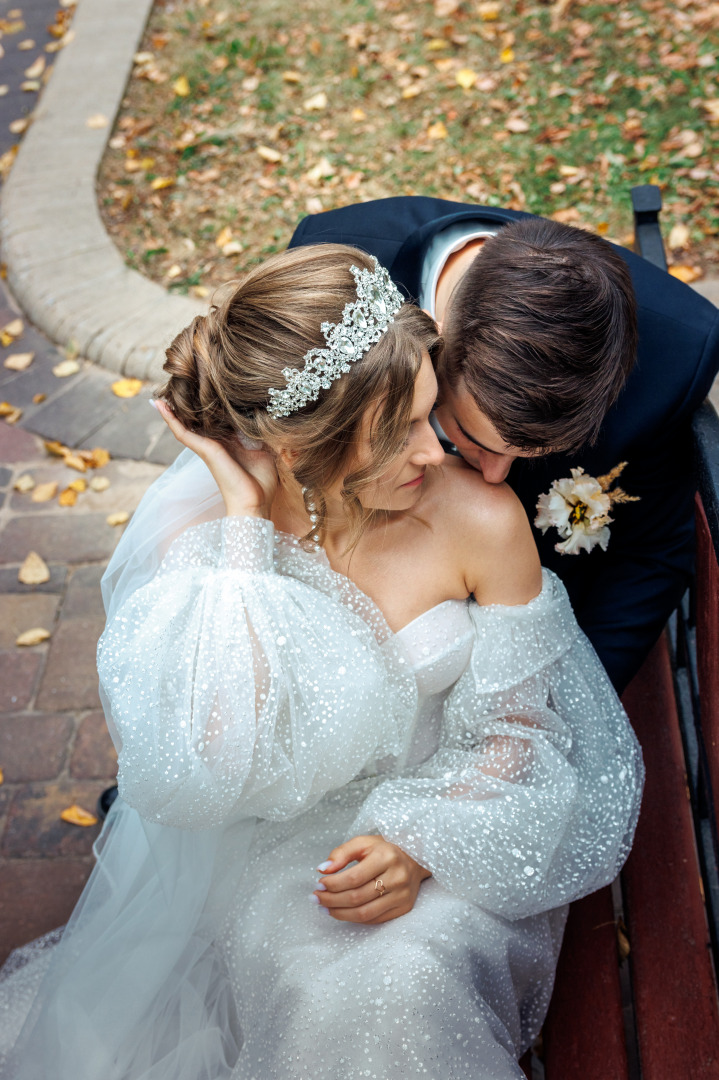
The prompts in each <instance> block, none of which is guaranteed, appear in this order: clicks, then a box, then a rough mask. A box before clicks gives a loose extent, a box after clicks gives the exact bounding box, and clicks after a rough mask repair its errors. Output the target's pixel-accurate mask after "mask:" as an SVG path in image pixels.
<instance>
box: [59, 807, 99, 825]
mask: <svg viewBox="0 0 719 1080" xmlns="http://www.w3.org/2000/svg"><path fill="white" fill-rule="evenodd" d="M60 817H61V818H62V820H63V821H67V823H68V824H69V825H82V826H84V827H86V826H88V825H97V818H96V817H95V815H94V814H91V813H90V811H89V810H83V808H82V807H81V806H78V805H77V804H76V803H73V805H72V806H68V807H67V808H66V809H65V810H63V812H62V813H61V814H60Z"/></svg>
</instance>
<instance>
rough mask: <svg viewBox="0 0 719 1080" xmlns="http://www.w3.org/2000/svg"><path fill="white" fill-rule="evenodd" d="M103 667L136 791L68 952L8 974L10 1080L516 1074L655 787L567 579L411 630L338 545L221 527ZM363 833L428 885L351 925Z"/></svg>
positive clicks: (180, 544) (190, 553)
mask: <svg viewBox="0 0 719 1080" xmlns="http://www.w3.org/2000/svg"><path fill="white" fill-rule="evenodd" d="M99 671H100V676H101V683H102V689H103V693H104V695H105V698H106V705H107V709H108V716H109V717H111V724H112V725H113V727H114V734H115V737H116V739H117V742H118V746H119V747H120V772H119V783H120V793H121V796H122V799H121V800H118V803H117V804H116V805H117V809H116V810H114V811H113V812H112V814H111V816H110V818H109V820H108V822H107V823H106V826H105V829H104V830H103V834H102V837H101V840H100V842H99V845H98V848H99V853H98V854H99V861H98V865H97V868H96V869H95V871H94V874H93V877H92V879H91V881H90V883H89V885H88V887H87V889H86V891H85V893H84V894H83V898H82V900H81V902H80V904H79V905H78V908H77V909H76V912H75V914H74V915H73V918H72V920H71V922H70V923H69V925H68V928H67V929H66V931H65V933H64V935H63V937H62V940H61V942H60V944H59V945H55V944H54V939H53V940H52V941H50V942H49V943H45V947H42V944H40V945H36V946H35V947H33V946H31V947H29V949H28V950H25V951H22V950H21V951H20V952H19V953H18V954H17V955H16V957H15V959H14V960H13V963H12V964H11V965H10V967H9V968H8V969H7V971H6V973H5V979H4V981H3V982H2V983H1V984H0V1010H2V1011H1V1012H0V1017H2V1023H3V1030H4V1032H5V1046H4V1051H5V1053H6V1054H7V1061H6V1064H5V1065H4V1067H3V1068H0V1076H2V1077H4V1078H5V1077H8V1078H9V1077H13V1078H14V1080H20V1078H22V1080H29V1078H32V1080H41V1078H43V1080H44V1078H50V1077H52V1080H227V1078H230V1077H231V1078H233V1080H301V1078H302V1080H303V1078H307V1080H310V1078H311V1080H318V1078H325V1080H339V1078H343V1080H344V1078H348V1080H354V1078H360V1077H363V1078H364V1077H369V1078H376V1080H388V1078H390V1077H391V1078H394V1077H423V1078H429V1080H432V1078H434V1080H440V1078H441V1080H450V1078H457V1080H480V1078H496V1080H499V1078H510V1077H517V1078H519V1077H521V1076H522V1075H523V1074H522V1073H521V1071H520V1070H519V1067H518V1065H517V1058H518V1056H519V1055H520V1054H521V1053H522V1052H523V1050H524V1049H525V1048H526V1047H527V1046H528V1045H529V1044H530V1043H531V1041H532V1040H533V1039H534V1037H535V1036H536V1034H537V1032H538V1029H539V1027H540V1025H541V1022H542V1020H543V1017H544V1013H545V1010H546V1008H547V1004H548V1001H549V996H550V993H551V988H552V980H553V975H554V968H555V964H556V959H557V955H558V950H559V946H560V941H561V934H562V929H563V924H564V918H565V914H566V907H565V905H566V904H567V903H568V902H569V901H571V900H573V899H575V898H577V897H579V896H582V895H584V894H585V893H588V892H590V891H591V890H593V889H596V888H598V887H600V886H602V885H604V884H605V883H607V882H609V881H611V880H612V878H613V877H614V876H615V874H616V873H617V871H618V870H619V868H620V866H621V864H622V862H623V860H624V859H625V857H626V855H627V853H628V851H629V847H630V845H631V841H632V836H633V831H634V827H635V824H636V820H637V814H638V808H639V800H640V795H641V787H642V778H643V771H642V764H641V755H640V751H639V748H638V746H637V743H636V740H635V739H634V736H633V734H632V732H631V729H630V727H629V725H628V722H627V719H626V716H625V714H624V712H623V710H622V708H621V706H620V704H619V702H618V700H617V697H616V695H615V693H614V691H613V690H612V688H611V686H610V684H609V682H608V679H607V677H606V675H605V673H604V670H603V668H602V667H601V664H600V663H599V661H598V659H597V658H596V656H595V654H594V652H593V650H592V649H591V646H590V645H589V644H588V642H587V640H586V639H585V638H584V636H583V634H582V633H581V631H580V630H579V628H578V626H577V624H576V622H575V620H574V616H573V614H572V611H571V608H570V605H569V602H568V599H567V596H566V593H565V591H564V588H563V586H562V585H561V583H560V582H559V580H558V579H557V578H556V577H554V576H553V575H552V574H551V573H548V572H546V571H545V572H544V577H543V587H542V591H541V593H540V595H539V596H538V597H537V598H536V599H534V600H532V601H531V602H530V603H528V604H526V605H523V606H518V607H502V606H491V607H484V608H483V607H479V606H478V605H477V604H476V603H474V602H473V601H470V602H467V601H458V600H449V601H446V602H445V603H443V604H440V605H439V606H437V607H435V608H433V609H432V610H431V611H428V612H426V613H425V614H424V615H422V616H420V617H419V618H418V619H415V620H414V621H413V622H412V623H410V624H409V625H408V626H406V627H405V628H404V629H403V630H401V631H400V632H399V633H398V634H391V633H390V632H389V630H388V628H387V626H386V624H385V622H384V619H383V617H382V615H381V613H380V612H379V611H378V609H377V608H376V607H375V606H374V605H373V604H372V602H371V601H370V600H368V598H367V597H365V596H364V595H363V594H362V593H360V592H359V591H358V590H356V589H355V588H354V587H353V586H352V585H351V584H350V582H349V581H348V580H347V579H346V578H344V577H342V576H340V575H338V574H335V573H334V572H333V571H332V570H331V569H330V567H329V565H328V563H327V560H326V557H325V556H324V553H323V552H316V553H310V552H306V551H304V550H303V549H302V547H301V545H300V544H299V543H298V542H297V541H296V540H294V539H293V538H291V537H287V536H285V535H283V534H276V533H275V530H274V529H273V526H272V525H271V524H270V523H269V522H266V521H260V520H257V519H254V518H253V519H242V518H225V519H222V520H215V521H210V522H207V523H205V524H200V525H197V526H195V527H193V528H191V529H190V530H188V531H187V532H185V533H184V534H182V535H181V536H180V537H179V538H178V539H177V540H176V541H175V542H174V544H173V545H172V547H171V548H170V550H169V552H168V554H167V555H166V557H165V559H164V561H163V563H162V566H161V567H160V570H159V572H158V573H156V574H155V576H154V577H152V578H151V580H149V581H148V582H147V583H145V584H144V585H143V586H142V587H141V588H139V589H137V590H136V591H135V592H133V593H132V594H131V595H130V596H129V598H128V599H126V600H125V602H124V603H123V604H122V605H121V606H120V607H119V608H118V609H117V610H116V612H115V613H114V615H113V616H112V617H111V618H110V620H109V622H108V626H107V629H106V631H105V634H104V636H103V638H102V640H101V644H100V650H99ZM368 832H378V833H381V834H382V836H384V837H385V838H386V839H387V840H389V841H391V842H393V843H395V844H398V845H399V846H400V847H402V848H403V849H404V850H405V851H407V852H409V854H411V855H412V857H413V858H415V859H416V860H417V861H418V862H419V863H420V864H421V865H423V866H425V867H427V868H428V869H429V870H431V872H432V875H433V876H432V878H430V879H428V880H426V881H425V882H424V883H423V884H422V886H421V888H420V891H419V896H418V899H417V902H416V904H415V906H414V908H413V909H412V911H410V912H409V913H408V914H406V915H404V916H402V917H400V918H398V919H395V920H393V921H390V922H387V923H385V924H383V925H380V926H362V925H358V924H352V923H345V922H337V921H335V920H334V919H332V918H331V917H330V916H329V915H328V913H327V912H326V911H325V910H324V909H323V908H321V907H318V906H317V905H314V904H312V903H311V902H310V894H311V893H312V891H313V889H314V888H315V886H316V882H317V877H318V874H317V872H316V870H315V867H316V866H317V865H318V863H319V862H321V861H322V860H324V859H326V858H327V856H328V854H329V852H330V850H331V849H332V848H333V847H335V846H336V845H337V844H339V843H341V842H343V841H345V840H348V839H349V838H351V837H352V836H355V835H357V834H363V833H368ZM46 969H49V970H47V972H46V974H45V975H44V976H43V972H45V971H46ZM38 986H39V987H40V989H39V992H38ZM33 999H34V1000H33ZM28 1013H29V1016H28ZM25 1016H27V1020H26V1022H25V1024H24V1029H23V1032H22V1034H21V1035H20V1036H19V1037H18V1035H17V1032H18V1030H19V1028H20V1027H21V1026H22V1023H23V1020H24V1018H25ZM1 1042H2V1037H1V1036H0V1043H1ZM13 1045H14V1049H12V1047H13Z"/></svg>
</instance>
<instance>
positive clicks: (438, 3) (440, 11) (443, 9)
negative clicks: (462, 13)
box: [434, 0, 461, 19]
mask: <svg viewBox="0 0 719 1080" xmlns="http://www.w3.org/2000/svg"><path fill="white" fill-rule="evenodd" d="M460 2H461V0H434V13H435V15H436V16H437V18H438V19H446V18H447V17H448V16H449V15H454V13H455V11H457V9H458V8H459V5H460Z"/></svg>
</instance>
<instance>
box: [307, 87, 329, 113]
mask: <svg viewBox="0 0 719 1080" xmlns="http://www.w3.org/2000/svg"><path fill="white" fill-rule="evenodd" d="M304 107H305V109H307V111H308V112H321V111H322V109H326V108H327V94H326V93H325V92H324V90H320V92H319V93H318V94H313V95H312V97H309V98H307V100H306V101H305V103H304Z"/></svg>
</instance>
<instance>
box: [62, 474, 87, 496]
mask: <svg viewBox="0 0 719 1080" xmlns="http://www.w3.org/2000/svg"><path fill="white" fill-rule="evenodd" d="M67 490H68V491H79V492H83V491H87V480H85V479H84V478H83V477H82V476H80V477H78V479H77V480H71V481H70V483H69V484H68V485H67Z"/></svg>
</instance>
